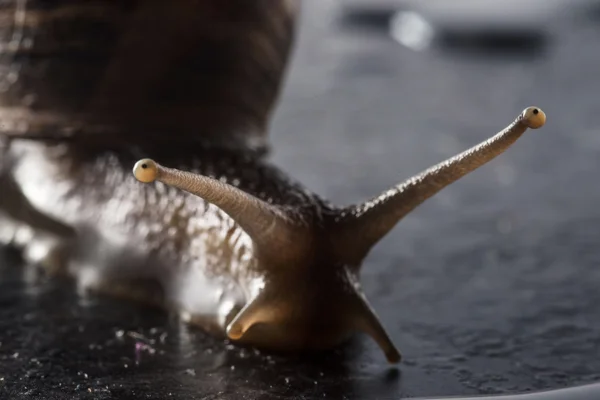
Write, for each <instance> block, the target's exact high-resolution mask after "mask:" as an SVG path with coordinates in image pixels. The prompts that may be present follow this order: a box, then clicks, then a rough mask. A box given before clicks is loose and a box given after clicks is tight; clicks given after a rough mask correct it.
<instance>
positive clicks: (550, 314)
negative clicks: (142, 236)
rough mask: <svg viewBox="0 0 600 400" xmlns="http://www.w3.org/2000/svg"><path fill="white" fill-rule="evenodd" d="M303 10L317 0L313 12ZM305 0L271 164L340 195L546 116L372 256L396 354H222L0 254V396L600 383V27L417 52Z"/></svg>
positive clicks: (263, 394) (378, 185)
mask: <svg viewBox="0 0 600 400" xmlns="http://www.w3.org/2000/svg"><path fill="white" fill-rule="evenodd" d="M317 4H320V5H318V6H317ZM331 8H333V5H332V3H330V2H321V3H319V2H318V1H315V2H311V3H308V7H306V9H305V18H307V19H306V20H305V24H304V27H303V29H304V30H303V32H302V37H301V40H300V43H299V48H298V49H297V52H296V56H295V64H294V66H293V68H292V70H291V71H290V74H289V81H288V84H287V87H286V91H285V93H284V96H283V98H282V101H283V102H282V104H281V106H280V107H279V110H278V114H277V116H276V119H275V122H274V125H273V129H274V135H273V146H274V154H273V157H274V160H275V161H276V162H277V163H278V164H280V165H282V166H283V168H284V169H285V170H287V171H289V172H290V173H291V174H292V175H293V176H294V177H296V178H298V179H299V180H301V181H302V182H305V183H306V184H307V186H308V187H309V188H311V189H312V190H315V191H317V192H319V193H321V194H323V195H324V196H326V197H328V198H330V199H332V200H333V201H335V202H337V203H352V202H356V201H360V200H364V199H365V198H368V197H371V196H373V195H375V194H377V193H378V192H379V191H381V190H383V189H385V188H386V187H387V186H390V185H392V184H395V183H397V182H398V181H400V180H402V179H404V178H407V177H409V176H410V175H412V174H413V173H417V172H419V171H420V170H422V169H424V168H426V167H428V166H429V165H431V164H433V163H436V162H438V161H441V160H442V159H445V158H447V157H449V156H452V155H454V154H455V153H457V152H459V151H462V150H463V149H465V148H467V147H469V146H471V145H473V144H475V143H477V142H479V141H481V140H483V139H485V138H487V137H488V136H490V135H491V134H492V133H495V132H496V131H497V130H498V129H500V128H502V127H504V126H505V125H506V124H508V123H509V122H510V121H511V120H512V119H513V118H514V117H515V116H516V115H517V114H518V113H519V112H520V111H521V110H522V109H523V108H525V107H526V106H529V105H533V104H535V105H538V106H540V107H542V108H543V109H544V111H545V112H546V113H547V115H548V124H547V126H546V127H544V128H543V129H542V130H540V131H532V132H529V133H528V134H527V135H526V136H525V137H523V138H522V139H521V140H519V142H518V143H517V144H516V145H515V146H514V148H512V149H510V150H509V151H508V152H507V153H505V154H504V155H502V156H501V157H500V158H499V159H497V160H495V161H494V162H492V163H491V164H489V165H488V166H486V167H484V168H482V169H481V170H479V171H476V172H474V173H472V174H471V175H469V176H468V177H466V178H464V179H463V180H461V181H460V182H458V183H456V184H454V185H453V186H451V187H449V188H447V189H446V190H444V191H443V192H442V193H440V194H439V195H437V196H436V197H435V198H433V199H431V200H430V201H429V202H427V203H426V204H424V205H423V206H422V207H420V208H419V209H418V210H416V211H415V212H414V213H413V214H412V215H410V216H409V217H407V218H406V219H405V220H404V221H402V222H401V223H400V224H399V226H398V227H397V229H395V230H394V231H393V232H392V233H391V234H390V235H389V236H388V237H387V238H386V239H385V240H384V241H383V242H382V243H381V244H380V245H378V246H377V247H376V248H375V249H374V250H373V252H372V254H371V255H370V257H369V259H368V260H367V262H366V265H365V267H364V275H363V282H364V286H365V291H366V293H367V295H368V297H369V298H370V300H371V302H372V304H373V306H374V307H375V309H376V310H377V312H378V314H379V315H380V317H381V319H382V321H383V323H384V325H385V326H386V327H387V328H388V329H389V332H390V335H391V337H392V339H393V340H394V341H395V342H396V343H397V345H398V346H399V348H400V350H401V351H402V353H403V355H404V362H403V363H401V364H400V365H399V366H398V367H397V368H390V367H389V365H387V363H386V362H385V359H384V358H383V357H382V355H381V353H380V351H379V349H377V348H376V347H375V345H374V344H373V343H372V342H371V341H370V340H368V339H366V338H362V337H358V338H357V339H356V340H355V341H354V342H353V343H351V344H349V345H348V346H345V347H343V348H342V349H338V350H335V351H332V352H331V353H328V354H324V355H321V356H318V357H316V358H312V359H311V358H307V359H288V358H283V357H279V356H273V355H267V354H262V353H258V352H255V351H253V350H249V349H244V350H241V349H239V348H234V347H231V346H228V345H227V344H224V343H222V342H220V341H217V340H215V339H212V338H211V337H209V336H207V335H205V334H204V333H202V332H200V331H198V330H195V329H191V328H188V327H186V326H183V325H180V324H179V323H178V322H177V321H176V320H175V319H173V318H169V317H168V316H166V315H164V314H163V313H161V312H158V311H155V310H151V309H145V308H142V307H137V306H135V305H132V304H129V303H123V302H118V301H112V300H109V299H105V298H96V297H91V298H90V297H82V296H80V295H79V294H77V292H76V290H75V288H74V287H73V286H72V285H70V283H69V282H61V281H57V280H48V279H47V278H45V277H43V276H38V275H36V274H35V273H34V272H32V271H30V270H29V269H25V268H22V267H20V266H19V265H18V263H17V262H16V260H15V259H13V258H12V257H9V258H6V257H4V258H5V259H3V261H1V262H0V265H2V267H1V268H0V342H1V344H0V398H10V399H18V398H40V399H41V398H43V399H63V398H64V399H72V398H78V399H79V398H81V399H85V398H90V399H92V398H93V399H113V398H118V399H128V398H150V399H152V398H154V399H168V398H174V399H272V398H275V399H277V398H281V399H313V398H314V399H316V398H331V399H399V398H401V397H402V396H440V395H461V394H484V393H510V392H517V391H519V392H520V391H526V390H533V389H549V388H560V387H565V386H570V385H575V384H582V383H590V382H594V381H597V380H600V357H598V355H599V353H600V310H599V308H598V304H600V291H598V287H599V285H600V246H598V242H599V241H600V207H598V204H600V181H599V180H598V174H599V173H600V97H599V93H600V79H599V76H600V75H599V72H598V71H600V44H599V43H600V40H599V39H600V25H598V22H597V21H596V22H594V21H590V20H572V19H568V18H565V19H564V21H563V22H561V23H560V24H556V26H554V27H553V33H554V37H553V41H552V45H551V46H550V47H549V48H548V49H547V51H545V52H544V53H543V54H538V55H537V56H536V57H521V56H519V54H515V55H513V56H511V55H507V54H506V53H504V54H503V56H502V57H489V56H486V57H483V56H482V57H478V56H476V55H470V56H464V55H461V56H458V55H452V54H448V53H444V54H441V53H439V52H422V53H417V52H413V51H411V50H408V49H405V48H402V47H400V46H399V45H398V44H397V43H394V42H393V41H392V40H391V39H389V38H387V37H385V36H382V35H381V33H377V32H367V33H365V32H362V33H352V32H349V31H348V30H341V29H339V28H338V27H336V26H335V25H333V24H331V22H330V17H331V15H332V14H331V13H330V11H331Z"/></svg>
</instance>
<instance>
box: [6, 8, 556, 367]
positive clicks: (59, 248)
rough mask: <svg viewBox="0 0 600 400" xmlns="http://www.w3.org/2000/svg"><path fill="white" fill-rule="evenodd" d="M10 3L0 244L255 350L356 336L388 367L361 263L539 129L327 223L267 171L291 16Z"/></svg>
mask: <svg viewBox="0 0 600 400" xmlns="http://www.w3.org/2000/svg"><path fill="white" fill-rule="evenodd" d="M14 4H15V5H14V8H13V9H12V10H11V12H13V13H14V18H13V19H12V21H13V22H12V23H13V25H14V26H12V27H11V29H12V30H11V29H8V30H7V31H10V32H11V33H10V35H8V34H7V35H5V37H3V38H2V40H4V41H5V42H8V43H9V44H10V43H12V45H8V47H7V48H8V50H7V51H8V52H9V53H10V54H9V56H10V57H8V58H7V60H8V61H6V64H7V65H5V67H6V68H9V69H10V68H12V67H14V68H15V71H16V72H15V74H16V75H17V76H16V77H12V78H10V79H9V78H8V75H7V76H6V77H5V84H6V85H7V87H6V91H4V94H3V95H2V96H1V97H0V99H1V100H2V101H1V103H0V105H1V106H2V108H1V109H0V117H1V118H2V121H3V130H2V132H1V134H2V136H3V138H4V141H5V144H6V145H5V146H4V150H3V153H2V156H1V157H2V158H0V162H1V168H2V169H1V173H0V180H1V181H2V185H3V186H2V187H3V194H2V196H1V197H0V212H1V214H0V217H1V218H3V219H2V225H1V228H0V239H1V240H3V241H4V242H12V243H14V244H16V245H20V246H22V247H23V250H24V254H25V255H26V257H28V259H29V260H30V261H32V262H35V263H39V264H41V265H44V266H45V267H46V268H48V269H49V270H52V271H54V272H56V273H63V274H67V275H69V276H71V277H74V278H75V279H76V281H77V282H78V284H79V285H81V286H82V287H83V288H85V289H90V290H94V291H98V292H103V293H109V294H114V295H120V296H128V297H131V298H136V299H139V300H142V301H149V302H152V303H155V304H158V305H160V306H162V307H165V308H167V309H170V310H174V311H176V312H178V313H180V315H182V317H184V318H186V319H188V320H189V321H190V322H192V323H195V324H198V325H200V326H202V327H204V328H205V329H206V330H208V331H211V332H214V333H215V334H222V335H226V336H227V337H229V338H230V339H231V340H233V341H234V342H239V343H245V344H250V345H254V346H258V347H261V348H268V349H277V350H302V349H324V348H329V347H332V346H334V345H337V344H339V343H341V342H342V341H343V340H345V339H346V338H347V337H348V336H349V335H350V334H352V333H353V332H357V331H359V332H364V333H366V334H368V335H370V336H371V337H372V338H373V339H374V340H375V341H376V342H377V343H378V344H379V346H380V347H381V349H382V351H383V352H384V353H385V355H386V357H387V359H388V360H389V361H390V362H393V363H395V362H398V361H399V360H400V353H399V352H398V350H397V349H396V347H395V345H394V344H393V342H392V340H391V338H390V337H389V336H388V335H387V333H386V331H385V329H384V328H383V326H382V324H381V323H380V321H379V320H378V318H377V316H376V314H375V311H374V310H373V309H372V308H371V307H370V306H369V304H368V302H367V300H366V297H365V296H364V294H363V293H362V291H361V288H360V283H359V274H360V266H361V264H362V261H363V260H364V259H365V257H367V255H368V254H369V251H370V249H371V248H372V246H373V245H375V244H376V243H377V242H378V241H379V240H380V239H381V238H382V237H384V236H385V235H386V234H387V233H388V232H389V231H390V230H391V229H393V227H394V226H395V225H396V224H397V222H398V221H399V220H400V219H402V218H403V217H404V216H405V215H406V214H408V213H409V212H411V211H412V210H413V209H414V208H415V207H417V206H418V205H419V204H421V203H422V202H424V201H425V200H427V199H428V198H430V197H431V196H433V195H434V194H435V193H437V192H438V191H440V190H441V189H443V188H444V187H445V186H447V185H449V184H451V183H453V182H455V181H456V180H457V179H459V178H461V177H463V176H464V175H466V174H468V173H469V172H471V171H473V170H475V169H477V168H478V167H480V166H482V165H484V164H486V163H487V162H489V161H491V160H492V159H494V158H495V157H496V156H498V155H500V154H501V153H502V152H504V151H505V150H506V149H507V148H508V147H510V146H511V145H512V144H513V143H514V142H515V141H516V140H517V139H518V138H519V137H520V136H521V135H522V134H523V133H524V132H525V131H526V130H527V129H528V128H533V129H536V128H539V127H541V126H543V125H544V123H545V121H546V117H545V114H544V112H543V111H542V110H541V109H539V108H537V107H529V108H527V109H525V110H524V111H523V112H522V113H521V114H519V115H518V117H517V118H516V119H515V120H514V121H513V122H512V123H511V124H510V125H509V126H508V127H506V128H505V129H504V130H502V131H501V132H500V133H498V134H496V135H495V136H493V137H491V138H490V139H488V140H486V141H484V142H482V143H481V144H479V145H477V146H475V147H473V148H471V149H469V150H466V151H465V152H463V153H461V154H459V155H457V156H455V157H453V158H451V159H449V160H446V161H444V162H442V163H440V164H438V165H436V166H433V167H431V168H430V169H427V170H426V171H424V172H423V173H421V174H418V175H416V176H414V177H412V178H410V179H408V180H407V181H405V182H404V183H401V184H399V185H397V186H394V187H392V188H391V189H389V190H386V191H385V192H384V193H383V194H381V195H380V196H377V197H374V198H373V199H371V200H369V201H367V202H365V203H364V204H359V205H352V206H347V207H337V206H333V205H331V204H329V203H328V202H327V201H325V200H324V199H321V198H320V197H319V196H317V195H316V194H313V193H310V192H309V191H307V190H306V189H305V188H303V187H302V185H300V184H299V183H297V182H294V181H292V180H291V179H290V178H288V177H287V176H286V175H284V174H283V173H282V172H281V171H279V170H278V169H277V167H275V166H274V165H272V164H270V163H269V161H268V160H267V158H266V156H265V154H264V153H265V151H264V150H266V148H267V147H268V146H267V144H266V139H265V138H266V133H267V132H268V126H269V120H270V114H271V112H272V109H273V106H274V104H275V103H276V101H277V96H278V93H279V90H280V85H281V82H282V79H283V77H284V75H285V68H286V65H287V61H288V57H289V54H290V50H291V48H292V44H293V36H294V23H295V20H296V15H297V12H298V2H297V1H293V0H277V1H269V0H256V1H253V2H247V1H245V0H223V1H216V0H211V1H196V0H176V1H170V2H165V1H162V0H154V1H153V0H148V1H125V0H123V1H118V2H117V1H108V0H104V1H95V2H89V3H76V2H73V1H69V0H62V1H57V2H54V5H52V6H48V5H42V2H35V1H32V2H28V3H26V4H27V5H26V8H23V6H22V5H21V4H22V3H21V2H15V3H14ZM43 33H45V34H43ZM16 66H18V68H17V67H16ZM147 157H152V159H150V158H147ZM154 160H156V161H154ZM159 162H160V164H159ZM162 164H164V166H163V165H162ZM132 167H133V176H132V173H131V168H132ZM174 168H177V169H174ZM138 181H139V182H138ZM140 182H142V183H146V184H142V183H140Z"/></svg>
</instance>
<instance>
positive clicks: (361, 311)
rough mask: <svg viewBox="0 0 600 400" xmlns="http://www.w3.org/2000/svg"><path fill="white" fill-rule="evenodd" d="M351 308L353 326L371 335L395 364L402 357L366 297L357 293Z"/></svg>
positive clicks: (388, 358)
mask: <svg viewBox="0 0 600 400" xmlns="http://www.w3.org/2000/svg"><path fill="white" fill-rule="evenodd" d="M352 310H353V313H354V321H353V323H354V326H355V328H356V329H357V330H359V331H361V332H364V333H366V334H367V335H369V336H371V338H373V340H375V342H377V344H378V345H379V347H380V348H381V350H382V351H383V353H384V354H385V357H386V358H387V360H388V361H389V362H390V363H392V364H396V363H398V362H400V360H401V359H402V356H401V355H400V352H399V351H398V349H397V348H396V346H395V345H394V343H393V342H392V339H390V337H389V336H388V334H387V332H386V330H385V328H384V327H383V325H382V324H381V321H379V318H378V317H377V314H376V313H375V311H374V310H373V308H372V307H371V306H370V304H369V302H368V301H367V299H366V298H365V297H364V296H362V295H358V296H357V297H356V299H355V301H354V304H353V307H352Z"/></svg>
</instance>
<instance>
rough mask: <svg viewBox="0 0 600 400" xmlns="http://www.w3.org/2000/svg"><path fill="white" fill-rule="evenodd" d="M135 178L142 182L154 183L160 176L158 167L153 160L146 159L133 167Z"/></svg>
mask: <svg viewBox="0 0 600 400" xmlns="http://www.w3.org/2000/svg"><path fill="white" fill-rule="evenodd" d="M133 176H135V179H137V180H138V181H140V182H144V183H151V182H154V181H155V180H156V178H157V176H158V166H157V165H156V162H154V161H153V160H151V159H149V158H144V159H143V160H140V161H138V162H136V163H135V165H134V167H133Z"/></svg>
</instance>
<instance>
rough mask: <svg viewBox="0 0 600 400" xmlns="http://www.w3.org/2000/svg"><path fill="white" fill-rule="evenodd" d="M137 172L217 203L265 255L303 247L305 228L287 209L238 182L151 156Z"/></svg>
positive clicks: (140, 163)
mask: <svg viewBox="0 0 600 400" xmlns="http://www.w3.org/2000/svg"><path fill="white" fill-rule="evenodd" d="M133 173H134V176H135V177H136V179H138V180H139V181H140V182H144V183H150V182H154V181H159V182H162V183H164V184H167V185H170V186H173V187H176V188H178V189H181V190H184V191H186V192H189V193H191V194H194V195H196V196H199V197H201V198H203V199H204V200H206V201H208V202H210V203H212V204H214V205H216V206H217V207H219V208H220V209H221V210H223V211H224V212H225V213H227V214H228V215H229V216H230V217H231V218H232V219H233V220H234V221H235V222H236V223H237V224H239V226H240V227H241V228H242V229H243V230H244V231H245V232H246V233H247V234H248V235H249V236H250V238H251V239H252V240H253V242H254V244H255V245H257V246H258V249H259V250H260V251H261V252H262V254H263V255H266V254H269V255H271V256H274V257H283V256H284V255H285V254H288V255H291V253H292V250H293V249H300V248H301V244H302V238H303V237H304V235H303V232H302V231H301V228H299V227H298V226H296V225H295V224H294V223H293V222H292V221H291V220H290V219H289V218H288V217H287V216H286V215H285V214H284V212H283V211H281V210H280V209H279V208H277V207H275V206H273V205H271V204H269V203H267V202H265V201H262V200H260V199H258V198H257V197H254V196H252V195H251V194H248V193H246V192H244V191H242V190H240V189H238V188H236V187H234V186H231V185H228V184H226V183H223V182H221V181H218V180H216V179H212V178H209V177H206V176H202V175H196V174H193V173H190V172H184V171H179V170H177V169H172V168H166V167H163V166H161V165H160V164H158V163H156V162H155V161H153V160H150V159H143V160H140V161H138V162H137V163H136V164H135V166H134V169H133ZM282 250H283V251H282Z"/></svg>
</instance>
